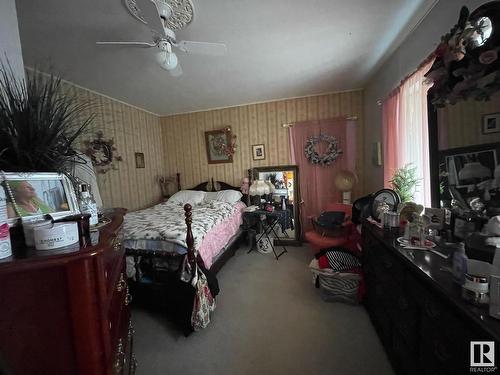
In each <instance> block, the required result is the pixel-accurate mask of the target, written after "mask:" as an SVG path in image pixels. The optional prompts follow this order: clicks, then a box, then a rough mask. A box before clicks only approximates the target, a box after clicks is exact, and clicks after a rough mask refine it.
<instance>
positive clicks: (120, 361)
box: [115, 339, 125, 374]
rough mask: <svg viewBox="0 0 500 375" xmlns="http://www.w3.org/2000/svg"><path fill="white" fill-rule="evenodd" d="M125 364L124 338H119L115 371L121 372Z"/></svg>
mask: <svg viewBox="0 0 500 375" xmlns="http://www.w3.org/2000/svg"><path fill="white" fill-rule="evenodd" d="M124 364H125V352H124V351H123V343H122V339H119V340H118V346H117V348H116V360H115V373H116V374H121V373H122V371H123V367H124Z"/></svg>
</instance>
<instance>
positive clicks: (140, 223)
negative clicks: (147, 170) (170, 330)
mask: <svg viewBox="0 0 500 375" xmlns="http://www.w3.org/2000/svg"><path fill="white" fill-rule="evenodd" d="M177 178H178V188H179V189H180V178H179V176H178V177H177ZM235 190H236V191H239V188H236V187H234V186H231V185H229V184H227V183H224V182H221V181H213V180H211V181H207V182H204V183H201V184H199V185H197V186H195V187H193V188H191V189H187V191H192V192H204V193H200V195H203V196H204V199H206V197H207V196H208V195H209V194H212V198H214V199H208V200H207V201H203V202H201V203H200V202H196V203H197V204H183V202H180V201H179V200H175V199H174V198H175V197H176V195H174V196H173V197H171V198H170V199H169V200H168V201H167V202H163V203H161V204H159V205H156V206H153V207H150V208H147V209H144V210H140V211H136V212H132V213H130V214H127V216H126V218H125V223H124V238H123V244H124V247H125V249H126V254H127V256H128V258H127V263H128V270H127V274H128V276H129V285H130V288H131V291H132V295H133V297H134V301H135V302H136V303H138V304H141V305H143V306H146V307H147V308H154V309H160V310H161V311H165V312H166V313H168V315H169V316H170V318H171V319H172V320H173V321H174V322H175V323H176V324H177V325H178V326H179V327H180V328H181V329H182V330H183V332H184V334H186V335H187V334H189V333H190V332H192V327H191V321H190V318H191V311H192V308H193V300H194V288H193V287H192V286H191V284H190V283H187V282H184V281H182V280H181V278H180V272H181V269H182V265H183V261H184V259H185V258H186V259H187V261H188V262H189V263H190V264H191V266H194V265H195V262H196V263H197V264H198V265H199V266H200V267H201V268H202V269H203V270H204V272H205V273H206V274H207V279H208V281H209V284H210V286H211V289H212V287H213V288H215V289H216V290H217V291H218V283H217V279H216V277H215V275H216V274H217V272H218V271H219V270H220V269H221V267H222V266H223V265H224V264H225V263H226V262H227V260H228V259H230V258H231V257H232V256H233V255H234V253H235V251H236V249H237V248H238V245H239V242H240V241H241V239H242V236H243V232H242V231H241V229H240V225H241V223H242V215H243V210H244V208H245V207H246V205H245V204H244V203H243V202H245V201H246V199H247V197H246V196H244V195H243V196H241V197H239V200H238V201H235V198H234V199H233V201H234V202H233V201H231V203H228V202H221V201H219V200H217V199H215V195H217V194H219V195H222V196H226V195H229V196H231V197H233V193H232V191H235ZM184 191H186V190H184ZM184 191H181V193H182V192H184ZM196 194H197V193H194V195H196ZM177 195H179V194H177ZM181 195H182V194H181ZM181 200H182V199H181Z"/></svg>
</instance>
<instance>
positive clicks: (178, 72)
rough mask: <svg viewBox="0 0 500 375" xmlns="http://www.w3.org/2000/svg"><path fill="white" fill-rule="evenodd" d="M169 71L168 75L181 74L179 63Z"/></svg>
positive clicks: (177, 75) (175, 75)
mask: <svg viewBox="0 0 500 375" xmlns="http://www.w3.org/2000/svg"><path fill="white" fill-rule="evenodd" d="M168 72H169V73H170V75H171V76H172V77H179V76H181V75H182V68H181V64H177V66H176V67H175V68H174V69H172V70H169V71H168Z"/></svg>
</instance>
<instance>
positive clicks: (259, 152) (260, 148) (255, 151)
mask: <svg viewBox="0 0 500 375" xmlns="http://www.w3.org/2000/svg"><path fill="white" fill-rule="evenodd" d="M252 156H253V160H264V159H265V158H266V153H265V149H264V145H252Z"/></svg>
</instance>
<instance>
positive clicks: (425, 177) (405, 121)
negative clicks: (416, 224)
mask: <svg viewBox="0 0 500 375" xmlns="http://www.w3.org/2000/svg"><path fill="white" fill-rule="evenodd" d="M431 65H432V61H430V62H428V63H426V64H424V65H422V66H421V67H420V68H419V69H418V70H417V71H416V72H415V73H413V74H412V75H411V76H409V77H408V78H406V79H405V80H404V81H403V83H402V84H401V86H400V87H399V89H398V90H397V91H395V93H393V94H392V97H391V98H388V99H387V100H386V103H384V105H386V104H388V103H387V102H388V101H389V100H392V101H394V95H396V96H398V106H397V107H398V108H397V111H398V116H396V118H395V119H393V121H388V120H387V119H386V116H384V118H383V120H382V122H383V123H382V126H383V129H384V137H385V138H386V139H384V142H386V143H387V144H393V145H396V147H386V148H384V151H385V152H384V159H385V160H387V161H389V160H394V161H397V162H396V165H394V163H384V175H385V176H387V175H392V173H394V169H395V168H400V167H402V166H404V165H405V164H409V163H413V164H414V165H415V166H416V167H417V175H418V176H419V177H420V178H421V179H422V181H421V184H420V186H419V187H418V189H417V192H416V193H415V197H414V198H415V202H417V203H421V204H423V205H425V206H427V207H430V205H431V182H430V169H429V131H428V123H427V91H428V89H429V85H427V84H426V83H425V77H424V74H425V73H426V72H427V71H428V70H429V68H430V66H431ZM384 113H385V112H384ZM393 117H394V116H393ZM393 128H395V129H397V131H395V130H394V129H393ZM388 168H390V169H391V170H388Z"/></svg>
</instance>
